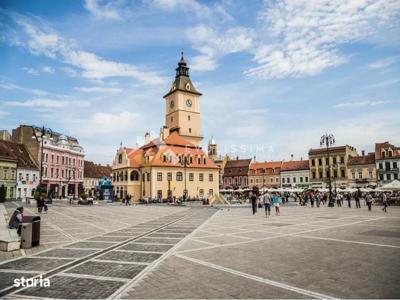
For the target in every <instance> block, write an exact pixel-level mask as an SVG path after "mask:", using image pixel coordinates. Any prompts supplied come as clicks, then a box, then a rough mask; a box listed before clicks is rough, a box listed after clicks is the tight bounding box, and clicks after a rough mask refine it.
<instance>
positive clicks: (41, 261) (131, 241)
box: [0, 207, 217, 299]
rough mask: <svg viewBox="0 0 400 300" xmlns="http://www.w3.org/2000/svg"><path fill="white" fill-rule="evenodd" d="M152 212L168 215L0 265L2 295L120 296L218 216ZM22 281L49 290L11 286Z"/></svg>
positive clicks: (188, 211) (206, 212) (178, 210)
mask: <svg viewBox="0 0 400 300" xmlns="http://www.w3.org/2000/svg"><path fill="white" fill-rule="evenodd" d="M76 209H78V210H79V209H80V208H76ZM94 209H95V210H97V209H98V208H94ZM117 209H119V210H121V208H117ZM130 209H132V210H134V209H135V208H126V210H125V208H124V211H125V212H127V211H128V210H130ZM137 209H142V208H141V207H137ZM152 209H154V210H155V211H158V210H161V211H163V210H167V211H168V214H166V213H165V212H162V213H161V215H163V214H164V216H161V217H158V218H154V217H153V219H152V220H150V221H147V222H143V223H139V224H136V225H133V226H128V227H127V226H124V227H123V228H122V229H119V228H117V229H116V230H115V228H114V231H109V230H108V231H106V232H105V233H103V234H99V235H97V236H96V237H90V238H87V239H85V240H79V241H76V242H72V243H71V242H70V243H67V244H63V245H60V246H57V247H54V248H52V249H48V250H44V251H41V252H37V253H35V254H33V255H28V256H26V257H21V258H16V259H12V260H8V261H4V262H3V263H0V277H1V278H3V277H4V278H5V281H4V283H2V285H1V287H0V296H7V297H8V298H21V297H46V298H63V299H65V298H68V299H77V298H90V299H97V298H107V297H112V296H113V295H114V294H115V295H118V294H119V293H120V290H121V291H122V290H124V289H126V287H127V286H129V285H130V283H131V281H132V280H133V279H134V278H136V277H139V276H141V274H144V273H145V272H146V271H147V270H148V269H149V268H152V267H153V266H154V265H156V264H157V263H158V262H159V261H160V260H161V259H163V257H165V256H167V255H169V254H170V253H171V251H172V250H173V249H174V247H176V246H177V245H179V243H181V242H182V241H183V238H185V236H187V235H188V234H190V232H192V231H193V230H195V229H196V228H197V227H198V226H199V225H200V224H201V223H203V222H204V221H205V220H206V219H208V218H209V217H210V216H211V215H213V214H214V213H215V212H216V211H217V210H216V209H212V208H211V209H198V208H197V209H185V208H183V209H182V208H170V207H161V208H160V207H151V208H150V210H152ZM147 212H150V211H147ZM142 213H143V211H142ZM86 214H88V212H86ZM159 214H160V213H159ZM118 215H119V212H118V213H117V214H115V216H114V218H115V219H117V216H118ZM93 220H94V219H93ZM103 222H104V221H103ZM122 233H123V234H122ZM174 234H175V235H174ZM131 249H135V250H131ZM137 249H140V250H137ZM21 276H24V277H25V278H30V277H33V276H36V277H37V278H39V276H43V278H48V279H49V280H50V282H51V287H50V288H49V287H28V288H16V287H13V286H12V284H13V281H14V279H15V278H21Z"/></svg>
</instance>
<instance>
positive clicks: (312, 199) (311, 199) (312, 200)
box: [309, 194, 314, 207]
mask: <svg viewBox="0 0 400 300" xmlns="http://www.w3.org/2000/svg"><path fill="white" fill-rule="evenodd" d="M309 197H310V203H311V207H314V194H310V196H309Z"/></svg>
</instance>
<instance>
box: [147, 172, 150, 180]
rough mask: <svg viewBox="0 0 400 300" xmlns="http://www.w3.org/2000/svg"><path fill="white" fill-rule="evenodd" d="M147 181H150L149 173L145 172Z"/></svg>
mask: <svg viewBox="0 0 400 300" xmlns="http://www.w3.org/2000/svg"><path fill="white" fill-rule="evenodd" d="M147 181H150V173H147Z"/></svg>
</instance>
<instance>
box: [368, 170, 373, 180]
mask: <svg viewBox="0 0 400 300" xmlns="http://www.w3.org/2000/svg"><path fill="white" fill-rule="evenodd" d="M368 177H369V178H371V179H372V178H373V176H372V171H371V170H370V171H369V172H368Z"/></svg>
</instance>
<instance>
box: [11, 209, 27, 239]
mask: <svg viewBox="0 0 400 300" xmlns="http://www.w3.org/2000/svg"><path fill="white" fill-rule="evenodd" d="M23 216H24V208H23V207H22V206H20V207H18V208H17V209H16V210H15V211H14V212H13V214H12V216H11V218H10V221H9V223H8V228H10V229H17V233H18V235H21V225H22V217H23Z"/></svg>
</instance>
